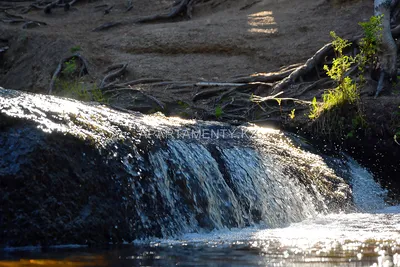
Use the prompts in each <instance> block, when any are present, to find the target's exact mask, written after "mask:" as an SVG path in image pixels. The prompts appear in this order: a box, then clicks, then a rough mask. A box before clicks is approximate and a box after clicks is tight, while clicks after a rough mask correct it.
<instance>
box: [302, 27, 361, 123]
mask: <svg viewBox="0 0 400 267" xmlns="http://www.w3.org/2000/svg"><path fill="white" fill-rule="evenodd" d="M331 36H332V38H333V41H332V46H333V49H334V51H335V55H336V57H335V58H334V59H333V62H332V66H331V67H329V66H327V65H325V66H324V70H325V71H326V74H327V75H328V76H329V77H330V78H331V79H332V80H335V81H336V82H337V87H336V88H334V89H330V90H327V91H326V92H324V94H323V95H322V103H321V104H318V103H317V99H316V98H314V99H313V101H312V106H311V110H310V114H309V118H310V119H316V118H318V117H319V116H320V114H321V113H322V112H324V111H329V110H331V109H334V108H337V107H340V106H343V105H344V104H347V103H349V104H354V103H356V102H357V100H358V99H359V97H360V96H359V92H358V88H357V84H356V83H355V82H354V81H353V80H352V79H351V78H350V77H346V72H348V71H349V70H350V69H351V67H352V65H353V64H354V63H355V59H354V58H353V57H352V56H347V55H345V54H344V52H343V51H344V49H346V48H347V47H349V46H351V43H350V42H349V41H347V40H344V39H342V38H340V37H339V36H337V35H336V33H335V32H331Z"/></svg>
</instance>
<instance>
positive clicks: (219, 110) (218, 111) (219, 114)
mask: <svg viewBox="0 0 400 267" xmlns="http://www.w3.org/2000/svg"><path fill="white" fill-rule="evenodd" d="M223 114H224V112H223V110H222V107H221V106H218V107H216V108H215V117H216V118H217V119H219V118H221V117H222V115H223Z"/></svg>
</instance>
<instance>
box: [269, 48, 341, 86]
mask: <svg viewBox="0 0 400 267" xmlns="http://www.w3.org/2000/svg"><path fill="white" fill-rule="evenodd" d="M332 52H333V48H332V44H331V43H329V44H326V45H324V46H323V47H322V48H321V49H320V50H318V51H317V53H315V54H314V55H313V56H312V57H311V58H309V59H308V60H307V62H306V63H305V64H304V65H303V66H300V67H298V68H297V69H296V70H295V71H293V72H292V73H291V74H290V75H289V76H287V77H286V78H285V79H283V80H282V81H280V82H279V83H277V84H276V85H275V86H274V89H273V92H279V91H282V90H284V89H286V88H287V87H288V86H290V85H291V84H293V83H294V82H296V80H297V79H299V78H300V77H302V76H303V75H306V74H308V73H309V72H310V71H312V70H315V68H316V67H317V66H318V64H320V63H321V62H323V60H324V58H325V57H327V56H328V55H329V54H331V53H332Z"/></svg>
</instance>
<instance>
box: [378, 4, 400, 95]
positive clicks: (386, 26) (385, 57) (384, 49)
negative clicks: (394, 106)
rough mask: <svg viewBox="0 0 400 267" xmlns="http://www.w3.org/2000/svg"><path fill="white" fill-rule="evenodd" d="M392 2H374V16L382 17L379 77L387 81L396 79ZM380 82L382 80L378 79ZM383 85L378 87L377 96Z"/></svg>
mask: <svg viewBox="0 0 400 267" xmlns="http://www.w3.org/2000/svg"><path fill="white" fill-rule="evenodd" d="M392 2H394V1H392V0H374V10H375V16H380V15H383V18H382V28H383V30H382V42H381V45H380V52H379V55H378V56H379V62H380V66H381V76H386V77H387V78H389V79H396V76H397V68H396V60H397V46H396V43H395V41H394V39H393V36H392V33H391V31H390V12H391V5H392ZM380 80H382V79H380ZM382 88H383V85H382V84H381V83H380V84H379V85H378V89H377V94H379V92H380V91H381V89H382Z"/></svg>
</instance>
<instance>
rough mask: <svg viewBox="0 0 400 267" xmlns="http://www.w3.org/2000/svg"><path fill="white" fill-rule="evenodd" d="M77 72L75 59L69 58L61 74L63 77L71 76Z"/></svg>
mask: <svg viewBox="0 0 400 267" xmlns="http://www.w3.org/2000/svg"><path fill="white" fill-rule="evenodd" d="M76 70H77V64H76V60H75V58H71V59H70V60H69V61H67V62H65V63H64V66H63V70H62V71H61V73H62V74H63V75H65V76H72V74H74V73H75V72H76Z"/></svg>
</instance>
